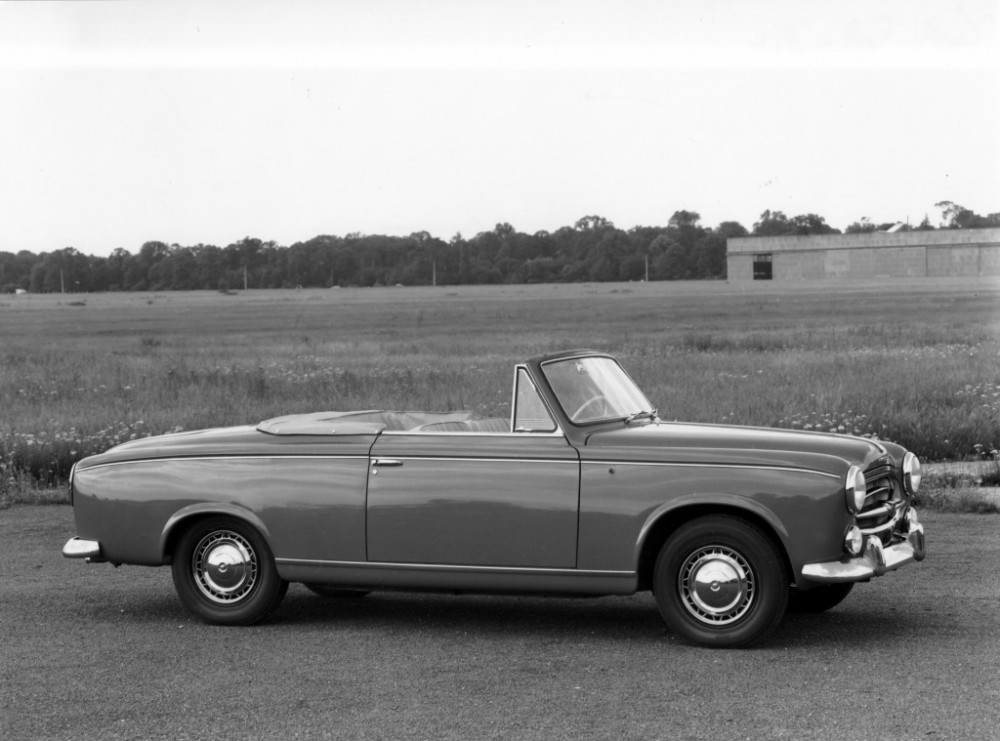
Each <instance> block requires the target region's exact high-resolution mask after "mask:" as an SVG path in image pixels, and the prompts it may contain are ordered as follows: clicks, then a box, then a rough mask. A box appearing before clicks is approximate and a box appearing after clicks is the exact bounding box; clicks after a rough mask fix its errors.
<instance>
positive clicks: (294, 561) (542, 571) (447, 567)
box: [274, 558, 636, 577]
mask: <svg viewBox="0 0 1000 741" xmlns="http://www.w3.org/2000/svg"><path fill="white" fill-rule="evenodd" d="M274 562H275V563H277V564H284V565H287V566H334V567H345V568H352V569H355V568H363V569H371V570H373V571H374V570H377V569H396V570H400V571H441V572H444V571H454V572H457V573H465V574H524V575H533V576H617V577H632V576H635V575H636V572H635V571H603V570H580V569H559V568H538V567H533V566H463V565H461V564H437V563H394V562H391V561H322V560H317V559H311V558H275V559H274Z"/></svg>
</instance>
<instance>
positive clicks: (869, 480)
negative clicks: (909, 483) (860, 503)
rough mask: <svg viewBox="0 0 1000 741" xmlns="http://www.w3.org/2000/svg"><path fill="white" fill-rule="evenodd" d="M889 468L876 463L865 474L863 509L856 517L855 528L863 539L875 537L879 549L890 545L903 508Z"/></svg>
mask: <svg viewBox="0 0 1000 741" xmlns="http://www.w3.org/2000/svg"><path fill="white" fill-rule="evenodd" d="M895 473H896V472H895V471H894V470H893V468H892V465H891V464H890V463H887V462H884V461H882V462H879V463H876V464H875V465H874V466H872V467H871V468H869V469H868V470H867V471H865V484H866V487H865V488H866V494H865V506H864V507H863V508H862V510H861V511H860V512H859V513H858V526H859V527H860V528H861V532H863V533H864V534H865V535H869V536H872V535H877V536H878V537H879V538H880V539H881V540H882V545H885V546H888V545H892V539H893V528H894V527H895V525H896V523H898V522H899V520H900V518H901V517H902V514H903V511H904V510H905V508H906V501H905V499H904V497H903V492H902V487H901V486H900V485H899V481H898V479H897V477H896V475H895Z"/></svg>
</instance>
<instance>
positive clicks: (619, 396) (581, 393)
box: [539, 355, 657, 427]
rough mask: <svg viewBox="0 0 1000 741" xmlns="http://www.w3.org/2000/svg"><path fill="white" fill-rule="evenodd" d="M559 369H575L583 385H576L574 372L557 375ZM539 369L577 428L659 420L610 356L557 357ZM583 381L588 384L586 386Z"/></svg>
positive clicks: (640, 393) (567, 417) (564, 412)
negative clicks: (556, 369)
mask: <svg viewBox="0 0 1000 741" xmlns="http://www.w3.org/2000/svg"><path fill="white" fill-rule="evenodd" d="M557 367H558V368H560V369H565V368H571V367H572V368H575V370H576V373H577V375H579V376H581V378H580V379H579V380H580V381H581V383H574V380H576V379H574V378H573V376H572V375H571V373H563V374H556V373H554V372H553V371H554V370H555V368H557ZM539 369H540V370H541V372H542V376H543V377H544V379H545V382H546V384H547V385H548V387H549V388H550V389H551V391H552V395H553V397H554V398H555V401H556V403H557V404H558V405H559V408H560V410H561V411H562V413H563V416H564V417H565V418H566V419H567V420H568V421H569V422H570V423H571V424H573V425H576V426H578V427H588V426H591V425H597V424H606V423H608V422H621V421H625V422H631V421H635V420H636V419H650V420H654V421H655V420H656V419H657V411H656V408H655V407H654V406H653V405H652V404H651V403H650V401H649V399H648V398H647V397H646V395H645V394H644V393H643V392H642V389H640V388H639V386H638V384H636V382H635V381H633V380H632V377H631V376H629V374H628V373H627V372H626V371H625V369H624V368H622V366H621V364H620V363H619V362H618V361H617V360H616V359H615V358H613V357H611V356H609V355H581V356H569V357H562V358H553V359H552V360H545V361H542V362H541V363H540V365H539ZM583 378H586V379H588V382H587V383H583V382H582V381H583ZM598 405H600V406H598ZM589 407H594V409H589ZM584 412H586V413H585V414H583V413H584Z"/></svg>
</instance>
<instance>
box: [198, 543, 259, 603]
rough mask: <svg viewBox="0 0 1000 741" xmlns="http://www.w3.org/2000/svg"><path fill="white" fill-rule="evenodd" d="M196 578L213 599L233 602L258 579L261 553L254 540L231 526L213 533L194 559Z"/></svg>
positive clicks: (200, 546)
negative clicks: (258, 551) (254, 548)
mask: <svg viewBox="0 0 1000 741" xmlns="http://www.w3.org/2000/svg"><path fill="white" fill-rule="evenodd" d="M191 568H192V570H193V573H194V581H195V584H196V585H197V586H198V589H199V591H200V592H201V593H202V594H203V595H204V596H205V597H207V598H208V599H210V600H211V601H212V602H216V603H218V604H232V603H234V602H237V601H238V600H240V599H242V598H243V597H245V596H246V595H247V594H248V593H249V592H250V591H251V590H252V589H253V587H254V585H255V584H256V583H257V555H256V553H254V550H253V546H252V545H250V542H249V541H248V540H247V539H246V538H244V537H243V536H242V535H240V534H239V533H234V532H233V531H231V530H217V531H215V532H212V533H209V534H208V535H206V536H205V537H204V538H202V539H201V541H200V542H199V543H198V546H197V547H196V548H195V549H194V555H193V556H192V559H191Z"/></svg>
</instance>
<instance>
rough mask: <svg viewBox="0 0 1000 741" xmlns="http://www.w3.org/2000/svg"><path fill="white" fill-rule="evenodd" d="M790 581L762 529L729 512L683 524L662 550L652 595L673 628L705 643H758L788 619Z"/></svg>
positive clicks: (733, 644) (682, 634)
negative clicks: (728, 514) (787, 607)
mask: <svg viewBox="0 0 1000 741" xmlns="http://www.w3.org/2000/svg"><path fill="white" fill-rule="evenodd" d="M788 592H789V577H788V574H787V568H786V566H785V562H784V559H783V558H782V556H781V553H780V552H779V551H778V548H777V546H776V545H775V544H774V542H773V541H772V540H771V538H769V537H768V536H767V535H766V534H765V533H764V532H763V531H762V530H761V529H760V528H759V527H757V526H756V525H753V524H752V523H750V522H747V521H746V520H743V519H740V518H737V517H731V516H726V515H716V516H709V517H701V518H698V519H696V520H692V521H691V522H689V523H687V524H685V525H683V526H682V527H681V528H680V529H679V530H678V531H677V532H676V533H674V534H673V535H672V536H671V537H670V538H669V539H668V540H667V542H666V543H665V544H664V545H663V547H662V548H661V549H660V554H659V556H658V557H657V559H656V566H655V570H654V572H653V593H654V595H655V597H656V603H657V605H658V606H659V608H660V614H661V615H662V616H663V619H664V620H665V621H666V623H667V626H668V627H669V628H670V629H671V630H672V631H673V632H674V633H675V634H676V635H678V636H680V637H681V638H683V639H685V640H687V641H690V642H692V643H698V644H701V645H705V646H714V647H720V648H721V647H728V648H735V647H741V646H749V645H751V644H753V643H756V642H757V641H759V640H760V639H762V638H763V637H764V636H766V635H767V634H768V633H770V632H771V631H772V630H774V628H775V627H777V625H778V623H779V622H781V618H782V617H783V616H784V614H785V607H786V606H787V604H788Z"/></svg>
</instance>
